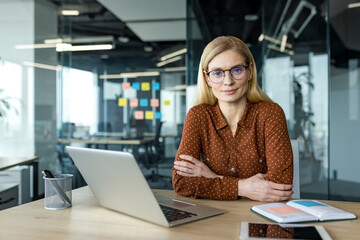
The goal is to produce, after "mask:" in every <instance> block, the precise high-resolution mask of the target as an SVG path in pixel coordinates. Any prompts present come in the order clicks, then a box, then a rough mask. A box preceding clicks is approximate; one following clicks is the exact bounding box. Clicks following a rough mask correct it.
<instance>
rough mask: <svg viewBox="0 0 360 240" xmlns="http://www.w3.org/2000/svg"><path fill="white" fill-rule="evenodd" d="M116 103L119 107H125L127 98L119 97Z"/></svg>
mask: <svg viewBox="0 0 360 240" xmlns="http://www.w3.org/2000/svg"><path fill="white" fill-rule="evenodd" d="M118 105H119V107H125V106H126V105H127V99H126V98H119V100H118Z"/></svg>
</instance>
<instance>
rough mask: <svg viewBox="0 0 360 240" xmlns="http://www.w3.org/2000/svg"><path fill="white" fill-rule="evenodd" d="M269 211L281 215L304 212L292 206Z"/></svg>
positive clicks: (274, 208)
mask: <svg viewBox="0 0 360 240" xmlns="http://www.w3.org/2000/svg"><path fill="white" fill-rule="evenodd" d="M268 210H269V211H272V212H274V213H277V214H280V215H284V214H290V213H298V212H302V211H301V210H300V209H297V208H294V207H290V206H282V207H273V208H269V209H268Z"/></svg>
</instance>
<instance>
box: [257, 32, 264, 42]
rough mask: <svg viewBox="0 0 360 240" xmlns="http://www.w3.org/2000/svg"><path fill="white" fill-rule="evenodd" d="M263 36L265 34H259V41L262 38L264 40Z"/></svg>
mask: <svg viewBox="0 0 360 240" xmlns="http://www.w3.org/2000/svg"><path fill="white" fill-rule="evenodd" d="M264 37H265V35H264V34H263V33H262V34H261V35H260V36H259V39H258V40H259V42H262V40H264Z"/></svg>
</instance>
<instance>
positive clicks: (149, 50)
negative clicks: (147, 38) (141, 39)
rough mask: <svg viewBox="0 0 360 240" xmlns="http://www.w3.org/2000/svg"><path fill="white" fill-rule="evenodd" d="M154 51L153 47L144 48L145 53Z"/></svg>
mask: <svg viewBox="0 0 360 240" xmlns="http://www.w3.org/2000/svg"><path fill="white" fill-rule="evenodd" d="M153 50H154V49H153V47H151V46H145V47H144V51H145V52H152V51H153Z"/></svg>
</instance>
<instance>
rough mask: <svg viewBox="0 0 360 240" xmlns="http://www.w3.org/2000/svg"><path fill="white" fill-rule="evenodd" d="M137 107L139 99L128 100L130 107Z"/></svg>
mask: <svg viewBox="0 0 360 240" xmlns="http://www.w3.org/2000/svg"><path fill="white" fill-rule="evenodd" d="M137 106H139V99H138V98H132V99H130V107H137Z"/></svg>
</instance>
